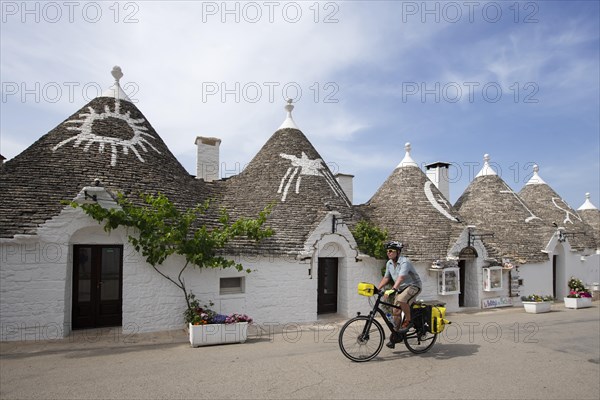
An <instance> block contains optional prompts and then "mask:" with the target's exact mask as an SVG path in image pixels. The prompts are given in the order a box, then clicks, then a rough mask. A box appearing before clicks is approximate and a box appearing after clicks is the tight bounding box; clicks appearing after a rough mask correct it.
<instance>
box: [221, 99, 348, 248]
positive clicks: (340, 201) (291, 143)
mask: <svg viewBox="0 0 600 400" xmlns="http://www.w3.org/2000/svg"><path fill="white" fill-rule="evenodd" d="M286 109H288V118H287V119H286V121H285V122H284V124H283V125H282V127H281V128H280V129H278V130H277V131H276V132H275V133H274V134H273V135H272V136H271V137H270V138H269V140H268V141H267V142H266V143H265V145H264V146H263V147H262V148H261V149H260V151H259V152H258V153H257V154H256V156H255V157H254V158H253V159H252V161H251V162H250V163H249V164H248V165H247V166H246V168H244V170H243V171H242V172H241V173H240V174H239V175H236V176H234V177H232V178H230V179H228V180H227V181H226V182H225V190H224V191H223V197H222V202H221V204H222V205H223V206H225V207H226V208H227V209H228V211H229V212H230V215H231V216H232V217H240V216H247V217H255V216H256V215H257V214H258V212H260V211H261V210H262V209H263V208H264V207H265V206H267V205H270V204H271V205H273V211H272V213H271V215H270V217H269V219H268V225H269V226H270V227H272V228H273V229H274V231H275V235H274V236H273V237H271V238H269V239H267V240H265V241H263V242H261V244H260V246H259V250H260V251H262V252H268V253H271V254H282V253H283V254H289V255H297V254H298V252H300V251H302V249H303V244H304V242H305V241H306V239H307V238H308V235H309V234H310V233H311V232H312V231H313V230H314V229H315V227H316V226H317V225H318V224H319V223H320V222H321V221H322V220H323V218H324V217H325V216H326V215H327V213H328V212H329V211H337V212H339V213H340V214H341V216H340V217H341V218H342V219H343V220H345V221H346V222H348V221H349V219H350V217H351V215H352V207H351V204H350V201H349V200H348V198H347V196H346V194H345V193H344V192H343V190H342V188H341V187H340V185H339V184H338V182H337V181H336V179H335V178H334V176H333V174H332V173H331V170H330V169H329V167H328V166H327V164H326V163H325V162H324V161H323V159H322V157H321V156H320V155H319V153H318V152H317V150H316V149H315V148H314V147H313V145H312V144H311V143H310V141H309V140H308V139H307V138H306V136H305V135H304V134H303V133H302V131H300V130H299V129H296V128H293V127H291V126H296V125H295V124H293V120H291V108H290V105H288V106H286ZM290 120H291V121H290ZM236 247H237V248H238V249H240V248H242V249H243V248H244V246H243V244H241V243H239V242H237V243H236ZM248 250H249V249H248ZM254 251H255V250H254Z"/></svg>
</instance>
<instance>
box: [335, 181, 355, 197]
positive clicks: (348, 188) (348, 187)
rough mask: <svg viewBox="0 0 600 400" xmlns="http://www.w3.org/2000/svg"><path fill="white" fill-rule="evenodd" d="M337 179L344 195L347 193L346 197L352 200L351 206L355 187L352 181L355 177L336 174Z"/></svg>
mask: <svg viewBox="0 0 600 400" xmlns="http://www.w3.org/2000/svg"><path fill="white" fill-rule="evenodd" d="M335 179H336V180H337V181H338V183H339V184H340V186H341V187H342V190H343V191H344V193H346V197H348V200H350V204H352V197H353V191H354V189H353V186H352V180H353V179H354V175H348V174H335Z"/></svg>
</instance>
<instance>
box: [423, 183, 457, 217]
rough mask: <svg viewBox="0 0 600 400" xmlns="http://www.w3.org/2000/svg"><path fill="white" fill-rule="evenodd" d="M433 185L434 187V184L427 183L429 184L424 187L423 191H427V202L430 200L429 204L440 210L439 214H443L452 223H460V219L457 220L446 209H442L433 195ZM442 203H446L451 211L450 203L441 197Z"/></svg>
mask: <svg viewBox="0 0 600 400" xmlns="http://www.w3.org/2000/svg"><path fill="white" fill-rule="evenodd" d="M431 185H433V182H431V181H427V182H425V186H424V187H423V190H424V191H425V196H427V200H429V202H430V203H431V205H432V206H433V208H435V209H436V210H438V212H439V213H440V214H442V215H443V216H444V217H446V218H448V219H449V220H451V221H456V222H458V219H456V218H455V217H453V216H452V215H451V214H450V213H449V212H448V211H446V210H445V209H444V207H442V205H441V204H440V202H439V201H438V200H436V199H435V196H434V195H433V191H432V190H431ZM440 201H441V202H443V203H444V205H445V206H446V208H447V209H450V207H448V203H447V202H446V201H445V200H444V198H443V197H441V196H440Z"/></svg>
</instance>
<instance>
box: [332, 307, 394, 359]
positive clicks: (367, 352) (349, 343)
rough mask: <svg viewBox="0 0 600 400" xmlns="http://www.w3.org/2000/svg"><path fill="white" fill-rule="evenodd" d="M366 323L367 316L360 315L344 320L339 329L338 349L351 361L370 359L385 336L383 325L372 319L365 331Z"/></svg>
mask: <svg viewBox="0 0 600 400" xmlns="http://www.w3.org/2000/svg"><path fill="white" fill-rule="evenodd" d="M368 323H369V317H367V316H365V315H360V316H358V317H354V318H352V319H351V320H350V321H348V322H346V323H345V324H344V326H342V329H341V330H340V336H339V338H338V343H339V345H340V350H342V353H344V355H345V356H346V357H348V358H349V359H351V360H352V361H356V362H364V361H369V360H372V359H373V358H374V357H375V356H377V354H379V352H380V351H381V348H382V347H383V339H384V337H385V335H384V331H383V327H382V326H381V324H380V323H379V322H377V321H375V320H373V322H372V323H371V326H370V328H369V330H368V332H365V328H366V326H367V324H368Z"/></svg>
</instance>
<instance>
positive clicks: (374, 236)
mask: <svg viewBox="0 0 600 400" xmlns="http://www.w3.org/2000/svg"><path fill="white" fill-rule="evenodd" d="M352 235H354V239H355V240H356V244H357V245H358V249H359V250H360V251H362V252H363V253H365V254H368V255H370V256H371V257H375V258H377V259H381V260H385V259H387V256H386V253H385V243H386V242H387V241H388V231H387V229H380V228H379V227H377V226H375V225H373V224H372V223H370V222H368V221H365V220H361V221H359V222H358V223H357V224H356V226H355V227H354V229H353V230H352Z"/></svg>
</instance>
